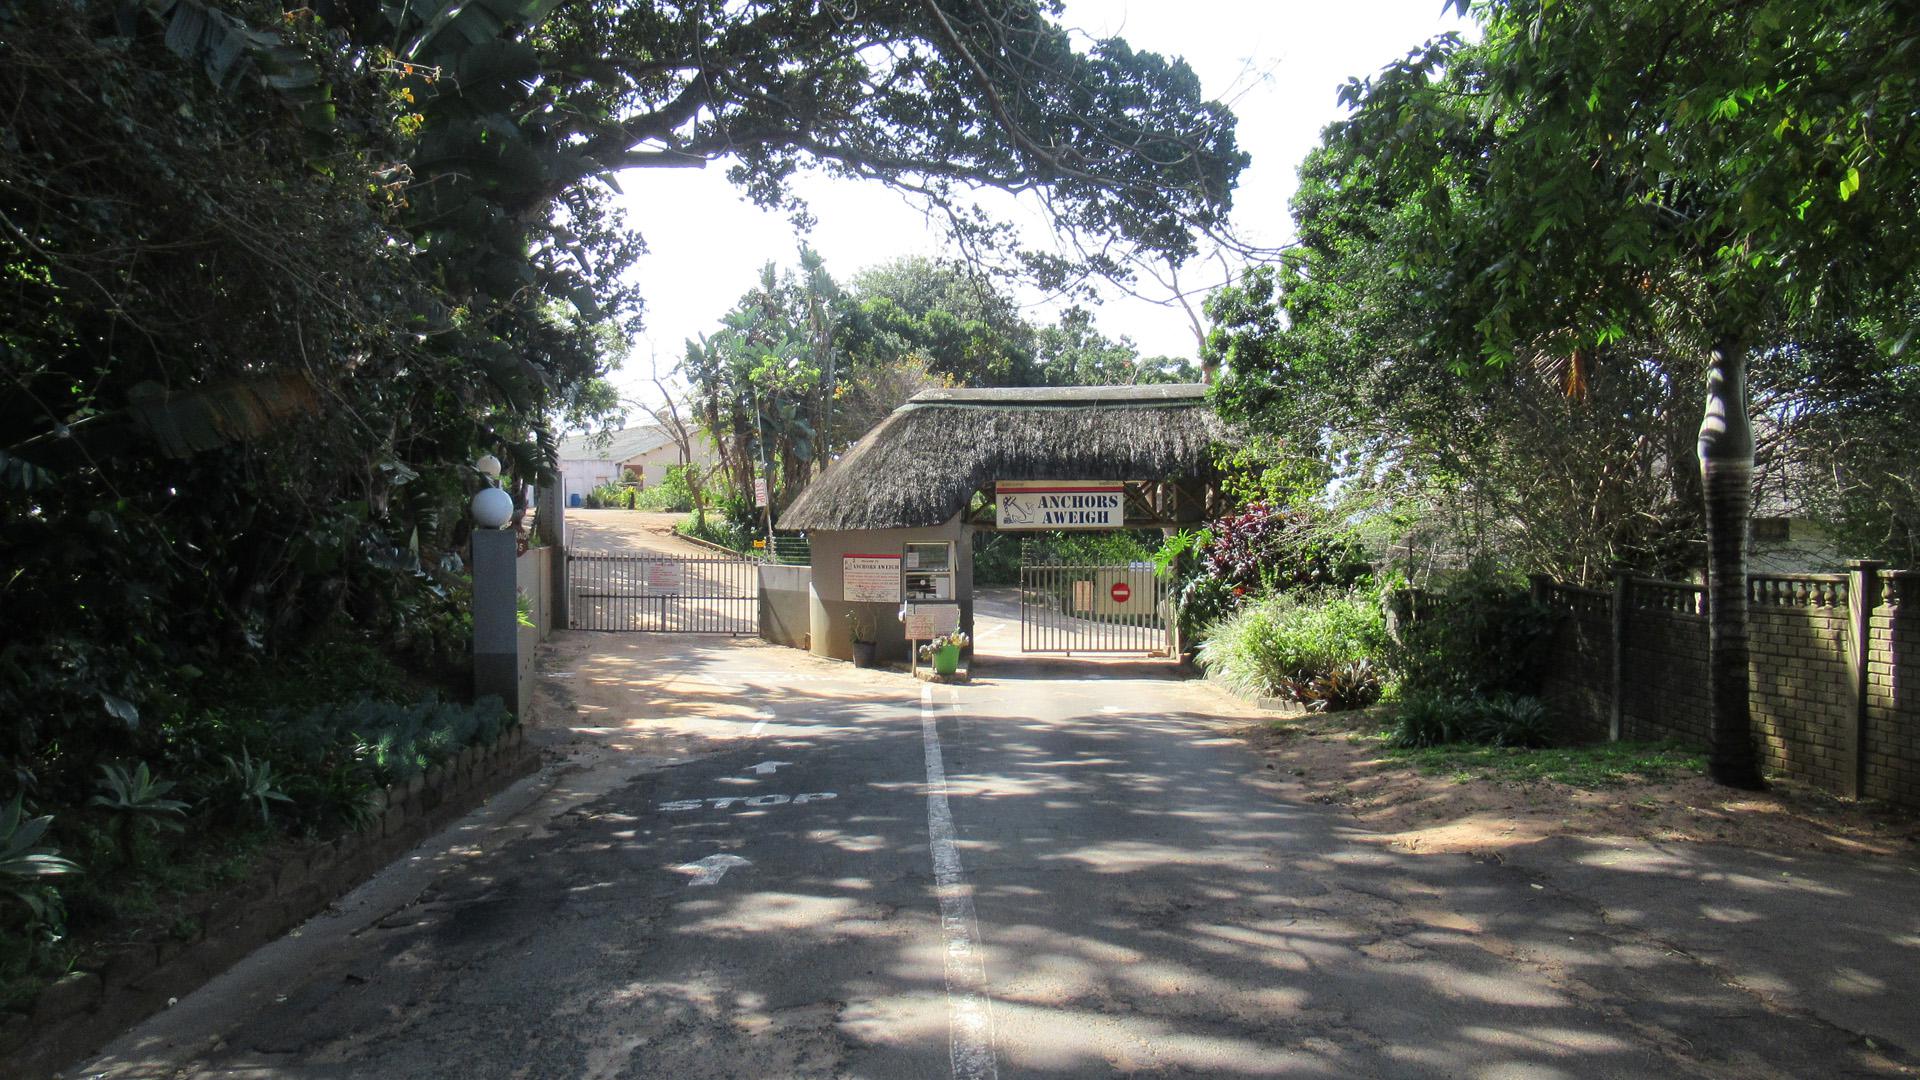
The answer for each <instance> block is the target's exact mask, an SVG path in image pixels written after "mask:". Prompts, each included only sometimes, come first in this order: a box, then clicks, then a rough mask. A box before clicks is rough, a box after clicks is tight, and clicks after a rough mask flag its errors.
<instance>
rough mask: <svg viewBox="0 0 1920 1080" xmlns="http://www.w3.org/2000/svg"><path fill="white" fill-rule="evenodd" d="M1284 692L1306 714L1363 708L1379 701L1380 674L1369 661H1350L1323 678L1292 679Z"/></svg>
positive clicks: (1321, 676) (1317, 676)
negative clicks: (1290, 695) (1304, 708)
mask: <svg viewBox="0 0 1920 1080" xmlns="http://www.w3.org/2000/svg"><path fill="white" fill-rule="evenodd" d="M1287 690H1288V692H1289V693H1291V694H1292V695H1293V698H1294V700H1296V701H1298V702H1300V704H1302V705H1305V706H1306V707H1307V711H1308V712H1345V711H1347V710H1348V709H1364V708H1366V707H1367V706H1369V705H1371V704H1373V703H1374V702H1376V701H1379V700H1380V692H1381V681H1380V672H1379V670H1378V669H1377V668H1375V667H1374V664H1373V661H1371V660H1366V659H1361V660H1349V661H1347V662H1346V663H1344V664H1340V665H1338V666H1336V667H1335V668H1334V669H1333V670H1332V671H1329V672H1327V673H1325V674H1324V675H1316V676H1314V677H1313V678H1311V679H1295V680H1293V681H1292V682H1291V683H1290V684H1289V685H1288V687H1287Z"/></svg>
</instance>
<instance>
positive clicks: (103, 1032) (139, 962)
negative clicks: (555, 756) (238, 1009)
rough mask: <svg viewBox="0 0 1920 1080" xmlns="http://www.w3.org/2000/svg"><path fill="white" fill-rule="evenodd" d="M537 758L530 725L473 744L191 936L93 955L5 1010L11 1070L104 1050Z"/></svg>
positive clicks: (34, 1069)
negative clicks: (23, 1005)
mask: <svg viewBox="0 0 1920 1080" xmlns="http://www.w3.org/2000/svg"><path fill="white" fill-rule="evenodd" d="M537 763H538V755H536V754H535V753H534V751H533V750H532V748H531V747H529V746H527V745H526V743H525V742H524V740H523V738H522V735H521V728H520V727H518V726H515V727H513V728H510V729H508V730H507V731H506V732H505V733H504V734H502V735H501V736H500V738H499V739H497V740H495V742H494V743H493V745H492V746H487V747H468V748H467V749H466V750H464V751H462V752H461V753H460V754H459V755H458V756H456V757H455V758H453V759H451V760H449V761H447V762H445V763H443V764H441V765H436V766H434V767H433V768H432V769H430V770H428V772H427V774H426V775H425V776H422V777H416V778H415V779H414V781H413V782H411V783H408V784H404V785H395V786H393V787H389V788H387V789H385V790H384V791H380V792H377V793H375V797H374V798H375V803H374V810H375V815H374V817H373V818H372V820H371V821H370V822H369V824H368V827H367V828H366V829H365V830H363V831H361V832H358V833H353V834H350V835H348V836H343V837H341V838H339V839H337V840H334V841H331V842H328V843H324V844H317V845H314V846H312V847H309V848H306V849H304V850H301V851H299V852H296V853H295V854H294V855H293V856H292V857H291V858H288V859H286V860H284V861H282V862H280V863H279V864H277V865H273V866H263V867H260V868H259V869H258V870H257V871H256V872H255V873H254V875H253V877H252V878H251V879H250V880H248V881H247V882H245V883H244V884H242V885H239V886H236V887H235V888H232V889H228V890H224V891H222V892H221V893H220V894H219V896H218V897H217V898H216V899H214V900H213V901H212V902H211V903H210V904H209V905H208V906H207V907H206V908H205V909H204V910H202V911H201V912H199V913H198V916H197V919H196V921H197V923H198V927H199V929H198V931H197V932H196V936H195V937H194V938H193V939H192V940H186V941H181V940H174V939H167V940H162V941H155V942H142V943H140V944H138V945H133V946H126V947H122V948H119V949H115V950H112V951H107V952H103V953H101V954H99V955H96V956H89V957H85V958H83V959H82V962H81V965H80V970H78V971H75V972H73V973H72V974H70V975H67V976H66V977H65V978H63V979H61V980H60V981H59V982H57V983H54V984H53V985H52V986H49V987H48V988H47V989H46V990H44V991H42V992H41V994H40V997H39V999H38V1000H36V1001H35V1002H34V1005H33V1008H32V1010H31V1011H30V1012H27V1013H5V1014H0V1076H6V1077H9V1078H10V1080H35V1078H40V1077H47V1076H51V1075H52V1074H53V1073H54V1071H55V1070H57V1069H60V1068H63V1067H65V1066H67V1065H70V1064H72V1063H73V1062H74V1061H76V1060H77V1059H79V1058H81V1057H83V1056H85V1055H87V1054H90V1053H93V1052H94V1051H96V1050H98V1049H99V1048H100V1047H102V1046H104V1045H106V1044H107V1043H108V1042H110V1041H112V1040H113V1039H114V1038H116V1037H117V1036H119V1035H120V1033H121V1032H123V1031H125V1030H126V1029H128V1028H130V1027H132V1026H133V1025H135V1024H137V1023H139V1022H140V1021H141V1020H143V1019H145V1018H146V1017H148V1016H151V1015H152V1014H154V1013H156V1012H159V1011H160V1010H161V1009H163V1008H165V1007H166V1006H167V1000H168V999H169V998H180V997H185V996H186V995H187V994H189V993H192V992H193V991H194V990H195V989H196V988H198V987H199V986H200V985H201V984H203V983H205V982H207V981H208V980H209V979H211V978H213V977H214V976H215V975H218V974H220V973H221V972H223V971H225V970H226V969H227V968H229V967H232V966H233V965H234V964H235V963H238V962H239V961H240V960H242V959H243V958H245V957H246V956H247V954H249V953H251V952H253V951H254V950H255V949H257V948H259V947H260V946H262V945H265V944H267V943H268V942H270V941H273V940H275V939H276V938H278V937H280V935H282V934H284V933H286V932H287V931H289V930H291V929H293V928H294V927H296V926H299V925H300V924H301V923H303V922H305V921H306V920H307V919H309V918H311V917H313V916H314V915H316V914H318V913H319V912H320V911H321V910H323V909H324V908H325V907H326V906H327V905H328V904H330V903H332V902H333V901H334V900H335V899H337V898H339V897H340V896H342V895H344V894H346V893H347V892H350V891H351V890H352V889H353V888H354V887H356V886H357V885H359V884H360V883H361V882H363V881H365V880H366V879H367V878H369V877H372V876H373V875H374V874H375V873H376V872H378V871H379V870H380V869H381V868H382V867H384V866H386V865H387V864H388V863H390V862H392V861H393V860H394V859H396V858H398V857H399V856H401V855H403V854H405V853H406V852H407V851H409V850H411V849H412V848H413V847H414V846H416V845H418V844H419V843H420V842H421V841H422V840H425V839H426V838H427V837H429V836H432V835H433V834H434V833H436V832H438V831H440V830H441V829H443V828H445V827H446V826H447V825H448V824H449V823H451V822H452V821H454V820H455V819H456V818H458V817H460V816H461V815H463V814H465V813H466V812H467V811H469V810H471V809H473V807H475V806H477V805H479V804H480V803H481V802H483V801H485V800H486V798H487V797H488V796H489V795H491V794H493V793H494V792H496V791H498V790H499V789H501V788H503V787H505V786H506V785H507V784H508V783H510V782H512V781H513V780H515V779H517V778H519V777H521V776H524V775H526V774H527V773H529V772H532V771H533V769H534V766H535V765H536V764H537Z"/></svg>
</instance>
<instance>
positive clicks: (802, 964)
mask: <svg viewBox="0 0 1920 1080" xmlns="http://www.w3.org/2000/svg"><path fill="white" fill-rule="evenodd" d="M989 629H990V628H989ZM642 637H645V636H643V635H627V636H622V637H619V638H615V637H606V636H603V637H600V638H590V637H584V636H582V635H574V636H573V637H572V638H570V639H568V640H567V641H566V642H563V643H562V645H561V646H560V647H559V648H558V649H557V650H556V652H555V653H554V654H553V655H552V656H551V657H549V659H548V661H547V672H546V675H547V677H548V678H549V679H550V680H552V684H553V685H554V686H556V687H563V688H565V690H564V692H563V693H561V694H560V695H559V698H558V700H559V701H560V702H562V703H563V704H565V705H566V706H567V708H568V709H569V710H570V716H571V719H570V720H569V723H570V724H571V725H572V728H571V730H572V732H573V733H574V734H573V737H574V738H576V739H582V740H592V739H600V740H602V741H600V742H598V743H595V744H594V745H595V746H596V748H597V749H596V754H597V756H596V757H594V759H593V761H592V762H591V763H589V764H581V763H580V761H581V760H584V759H580V758H579V756H578V755H576V758H575V761H574V763H573V764H572V765H567V766H559V767H556V768H555V769H552V770H549V772H548V775H547V776H546V777H545V778H544V780H542V781H541V782H540V783H539V784H535V785H532V786H529V787H526V788H524V789H521V790H516V792H514V793H511V794H510V795H509V796H508V797H506V798H504V799H503V800H501V801H500V804H499V805H496V806H494V807H493V808H492V810H491V811H490V813H489V814H487V815H482V816H480V817H477V818H475V819H474V820H472V821H469V822H467V823H463V826H462V827H461V828H460V829H459V830H457V833H456V835H455V836H454V837H452V838H451V839H450V840H449V841H447V843H445V844H443V845H441V846H439V847H436V848H433V849H431V850H423V851H422V852H420V853H416V855H415V856H414V857H413V858H412V859H410V860H406V861H405V863H406V865H402V866H399V867H396V868H395V870H394V871H393V872H392V874H391V875H389V876H388V880H384V881H380V880H377V881H376V882H374V883H372V884H371V885H370V886H368V888H367V890H363V893H362V894H357V895H356V897H353V898H349V900H348V901H347V902H346V903H344V904H343V905H342V907H341V910H340V911H339V912H337V913H336V914H334V915H333V916H331V917H322V918H321V919H317V920H315V921H314V923H312V924H309V926H308V927H307V928H303V931H302V932H301V934H300V936H298V937H297V938H295V939H290V940H288V941H283V942H281V943H278V944H276V945H275V946H271V947H269V948H268V949H267V950H263V951H262V953H260V954H258V955H256V957H254V958H253V959H252V960H250V961H248V963H247V964H245V965H242V968H241V969H237V970H236V971H235V972H234V973H232V974H230V975H229V976H227V977H224V978H223V979H221V980H218V981H216V982H215V983H212V984H210V985H209V986H208V987H207V988H205V989H204V990H202V991H201V992H200V993H199V994H196V995H194V997H193V998H190V999H188V1000H187V1001H184V1002H182V1003H181V1005H180V1007H179V1008H177V1009H175V1010H173V1011H172V1012H169V1013H166V1014H162V1016H160V1017H157V1018H156V1019H155V1020H153V1021H150V1022H149V1023H148V1024H147V1025H145V1026H144V1027H143V1028H141V1029H140V1030H138V1031H136V1032H134V1033H132V1034H131V1035H130V1036H129V1037H128V1038H126V1039H123V1040H122V1041H121V1042H120V1043H118V1044H116V1045H115V1046H114V1047H112V1048H110V1049H109V1051H108V1053H107V1054H106V1055H105V1056H103V1057H102V1058H101V1059H99V1060H98V1061H96V1062H93V1063H90V1064H88V1065H87V1066H86V1067H85V1068H84V1069H81V1070H79V1071H78V1072H70V1073H69V1075H79V1074H85V1075H104V1076H114V1077H133V1076H141V1077H148V1076H152V1077H159V1076H167V1077H194V1078H209V1080H211V1078H221V1080H238V1078H268V1077H273V1078H303V1080H304V1078H321V1077H372V1076H378V1077H383V1078H405V1080H412V1078H435V1077H448V1078H453V1077H459V1078H476V1080H478V1078H496V1077H497V1078H509V1077H512V1078H545V1077H556V1078H560V1077H565V1078H572V1077H659V1078H674V1080H680V1078H687V1080H694V1078H722V1077H726V1078H734V1077H807V1078H814V1077H819V1078H827V1077H862V1078H867V1077H871V1078H883V1077H885V1078H935V1077H955V1078H961V1080H979V1078H985V1077H996V1076H1005V1077H1015V1076H1019V1077H1045V1078H1067V1077H1104V1076H1116V1075H1124V1076H1184V1077H1251V1076H1300V1077H1321V1076H1325V1077H1334V1076H1342V1077H1344V1076H1410V1077H1411V1076H1470V1077H1575V1076H1579V1077H1586V1076H1618V1077H1643V1076H1664V1075H1677V1076H1726V1077H1733V1076H1740V1077H1748V1076H1812V1075H1820V1076H1834V1075H1847V1074H1849V1073H1851V1072H1861V1073H1862V1074H1865V1070H1866V1069H1867V1068H1868V1065H1867V1064H1863V1062H1864V1061H1865V1059H1863V1058H1862V1056H1861V1048H1860V1047H1858V1046H1856V1045H1855V1040H1853V1039H1852V1038H1851V1037H1849V1036H1847V1035H1846V1034H1845V1033H1844V1032H1841V1031H1839V1030H1837V1029H1835V1028H1832V1027H1830V1026H1828V1025H1826V1024H1824V1023H1822V1022H1820V1021H1818V1020H1816V1019H1814V1018H1812V1017H1810V1016H1807V1015H1804V1014H1801V1013H1796V1012H1792V1011H1784V1010H1781V1009H1778V1008H1775V1007H1773V1006H1770V1005H1769V1004H1768V1003H1767V1002H1766V1001H1765V1000H1764V999H1762V998H1761V997H1759V996H1756V995H1754V994H1752V993H1750V992H1748V991H1744V990H1740V989H1737V988H1734V987H1731V986H1728V985H1726V984H1724V983H1723V982H1722V981H1721V980H1720V979H1718V978H1716V977H1715V976H1714V975H1713V973H1712V972H1711V971H1710V970H1709V969H1707V968H1705V967H1703V966H1702V965H1700V964H1698V963H1697V962H1695V961H1694V960H1692V959H1691V958H1689V957H1688V956H1686V955H1685V954H1683V953H1680V952H1677V951H1675V950H1673V949H1671V948H1668V947H1666V946H1664V945H1663V944H1662V943H1661V942H1660V941H1659V940H1657V939H1655V938H1652V937H1648V936H1646V935H1644V934H1643V933H1642V932H1641V931H1637V930H1634V929H1632V928H1630V927H1625V926H1621V925H1617V924H1614V923H1610V922H1609V921H1607V920H1606V919H1604V918H1602V917H1601V915H1600V914H1599V913H1598V911H1597V910H1596V909H1595V908H1593V907H1592V906H1591V905H1589V904H1587V903H1586V902H1585V901H1583V900H1582V899H1581V898H1580V897H1579V896H1577V895H1574V894H1571V893H1566V892H1563V891H1560V890H1559V889H1557V888H1555V887H1552V886H1550V885H1543V884H1542V883H1541V882H1540V881H1538V880H1533V879H1531V878H1530V877H1529V876H1528V874H1527V873H1526V872H1524V871H1521V870H1517V869H1515V868H1512V867H1508V866H1503V865H1498V864H1489V863H1482V862H1477V861H1474V860H1471V859H1467V858H1456V857H1437V856H1414V855H1408V854H1403V853H1399V852H1395V851H1392V850H1390V849H1387V848H1384V847H1381V846H1380V845H1378V844H1376V843H1372V842H1370V841H1369V838H1368V837H1366V836H1365V835H1362V834H1359V833H1357V832H1354V831H1353V830H1352V829H1351V828H1350V827H1349V826H1348V825H1347V824H1345V821H1344V819H1343V818H1342V817H1341V816H1340V815H1339V814H1338V813H1337V812H1336V811H1335V810H1333V809H1331V808H1328V807H1322V806H1313V805H1300V804H1290V803H1287V802H1285V801H1283V800H1281V799H1280V798H1279V796H1278V795H1277V793H1276V790H1275V788H1276V787H1277V785H1276V784H1275V783H1273V782H1272V774H1270V773H1266V772H1264V771H1263V770H1262V769H1261V768H1260V765H1259V759H1258V758H1257V757H1255V756H1254V755H1253V754H1252V753H1251V752H1250V751H1249V750H1248V749H1247V748H1246V746H1245V745H1244V744H1243V743H1242V742H1241V741H1240V740H1239V739H1237V738H1235V737H1234V736H1232V735H1231V734H1230V732H1231V731H1232V729H1233V728H1235V727H1236V726H1238V725H1241V724H1244V723H1248V722H1251V720H1252V718H1251V716H1250V714H1248V713H1247V712H1246V711H1245V709H1244V708H1243V707H1242V706H1240V705H1238V704H1237V703H1235V702H1233V701H1232V699H1230V698H1227V697H1225V696H1224V695H1222V694H1220V693H1218V692H1217V691H1216V690H1214V689H1213V688H1211V687H1209V686H1206V685H1204V684H1200V683H1195V682H1190V681H1180V680H1175V679H1171V678H1169V677H1168V669H1167V668H1166V667H1165V666H1164V665H1159V664H1125V663H1105V664H1093V663H1078V662H1033V663H1020V662H1011V661H998V662H995V661H989V662H987V663H986V664H984V665H983V666H982V667H981V669H980V671H979V676H980V678H979V679H978V680H977V681H976V683H975V684H973V685H969V686H958V687H944V686H941V687H936V686H927V685H924V684H919V683H915V682H913V681H911V680H909V679H907V678H905V677H904V676H901V675H897V674H890V673H875V672H863V671H854V670H853V669H851V668H848V667H846V666H844V665H837V664H832V663H829V662H825V661H819V660H815V659H813V658H811V657H807V656H805V655H804V654H801V653H797V652H794V651H792V650H783V649H777V648H772V647H768V646H764V645H760V644H758V643H730V642H727V641H725V640H724V639H693V638H670V637H662V636H653V637H651V638H648V639H647V640H645V641H638V642H637V639H639V638H642ZM982 637H983V640H986V641H992V640H996V639H995V638H994V637H993V635H992V634H991V633H983V635H982ZM621 650H628V651H627V652H625V653H623V652H622V651H621ZM634 650H639V651H634ZM623 657H624V659H623ZM676 725H677V726H678V728H679V729H684V734H686V737H687V740H686V741H685V743H684V744H683V746H682V750H683V751H684V752H683V753H681V754H680V756H677V757H672V756H667V755H666V754H665V753H664V752H662V751H660V750H659V749H658V747H656V746H654V745H653V744H651V743H648V742H647V740H649V739H654V740H657V739H659V738H662V737H663V736H662V735H661V732H662V731H667V730H673V729H676Z"/></svg>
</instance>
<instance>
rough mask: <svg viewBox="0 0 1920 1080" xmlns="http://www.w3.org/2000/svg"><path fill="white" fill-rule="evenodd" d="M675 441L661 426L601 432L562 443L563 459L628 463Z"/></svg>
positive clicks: (575, 437)
mask: <svg viewBox="0 0 1920 1080" xmlns="http://www.w3.org/2000/svg"><path fill="white" fill-rule="evenodd" d="M672 441H673V437H672V436H671V435H669V434H667V430H666V429H665V428H663V427H661V426H659V425H658V424H649V425H647V426H645V427H632V428H621V429H620V430H619V431H597V432H594V433H593V434H591V435H575V436H574V437H572V438H570V439H562V440H560V460H562V461H612V462H616V463H619V462H627V461H632V460H633V459H634V458H637V457H639V456H640V455H641V454H645V453H648V452H650V451H653V450H658V449H659V448H661V447H662V446H665V445H667V444H668V443H670V442H672Z"/></svg>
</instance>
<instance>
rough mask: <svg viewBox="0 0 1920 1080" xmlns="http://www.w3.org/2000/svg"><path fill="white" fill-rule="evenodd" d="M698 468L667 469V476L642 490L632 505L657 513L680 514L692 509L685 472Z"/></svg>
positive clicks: (689, 489)
mask: <svg viewBox="0 0 1920 1080" xmlns="http://www.w3.org/2000/svg"><path fill="white" fill-rule="evenodd" d="M689 468H699V466H697V465H694V466H688V465H673V466H670V467H668V469H667V475H666V476H665V477H664V478H663V479H661V481H660V482H659V483H657V484H653V485H651V486H649V487H646V488H643V489H641V491H640V497H639V499H638V500H637V501H636V502H635V503H634V506H635V508H636V509H640V510H652V511H655V512H657V513H675V514H681V513H685V512H687V511H689V510H692V509H693V488H691V487H689V486H688V485H687V470H688V469H689Z"/></svg>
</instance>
